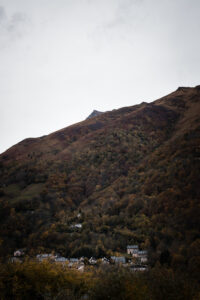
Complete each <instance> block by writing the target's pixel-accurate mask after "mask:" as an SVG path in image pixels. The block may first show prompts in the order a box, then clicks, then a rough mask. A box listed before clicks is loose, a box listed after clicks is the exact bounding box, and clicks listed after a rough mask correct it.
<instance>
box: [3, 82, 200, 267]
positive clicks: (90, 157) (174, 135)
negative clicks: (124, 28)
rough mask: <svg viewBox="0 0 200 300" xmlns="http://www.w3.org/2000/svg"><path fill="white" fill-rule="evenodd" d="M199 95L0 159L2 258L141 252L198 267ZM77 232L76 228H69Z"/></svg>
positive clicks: (43, 140)
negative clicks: (17, 253) (22, 252)
mask: <svg viewBox="0 0 200 300" xmlns="http://www.w3.org/2000/svg"><path fill="white" fill-rule="evenodd" d="M199 116H200V86H197V87H195V88H187V87H180V88H178V89H177V90H176V91H175V92H173V93H171V94H169V95H167V96H165V97H163V98H161V99H158V100H157V101H154V102H152V103H145V102H143V103H141V104H139V105H135V106H131V107H124V108H121V109H118V110H114V111H111V112H105V113H103V114H100V115H98V116H95V117H93V118H89V119H87V120H85V121H83V122H80V123H77V124H74V125H72V126H69V127H67V128H64V129H61V130H59V131H56V132H54V133H52V134H50V135H47V136H43V137H40V138H29V139H26V140H23V141H22V142H20V143H18V144H17V145H15V146H13V147H11V148H10V149H9V150H7V151H6V152H4V153H3V154H2V155H0V176H1V188H0V197H1V198H0V240H1V243H0V244H1V246H0V254H1V256H3V255H7V254H11V253H12V252H13V251H14V250H15V249H17V248H26V249H27V251H28V253H38V252H39V251H52V250H55V251H58V252H60V253H61V254H62V255H65V256H71V257H72V256H74V257H76V256H77V257H78V256H82V255H83V256H88V257H89V256H91V255H93V256H96V257H98V256H102V255H111V254H112V253H116V252H118V253H119V252H121V253H122V252H125V250H126V245H127V244H133V243H134V244H139V245H140V247H141V248H142V249H148V253H149V258H150V264H152V265H154V264H155V263H156V262H159V263H161V264H168V265H170V266H172V267H174V268H188V269H189V270H190V271H191V272H195V270H197V269H198V267H200V253H199V249H200V239H199V229H200V219H199V215H200V203H199V195H200V185H199V170H200V168H199V164H200V146H199V145H200V118H199ZM76 224H81V226H79V227H78V226H75V225H76Z"/></svg>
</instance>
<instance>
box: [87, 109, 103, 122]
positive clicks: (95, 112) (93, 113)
mask: <svg viewBox="0 0 200 300" xmlns="http://www.w3.org/2000/svg"><path fill="white" fill-rule="evenodd" d="M101 114H103V112H101V111H98V110H93V112H92V113H91V114H90V115H89V116H88V117H87V119H91V118H94V117H97V116H99V115H101ZM87 119H86V120H87Z"/></svg>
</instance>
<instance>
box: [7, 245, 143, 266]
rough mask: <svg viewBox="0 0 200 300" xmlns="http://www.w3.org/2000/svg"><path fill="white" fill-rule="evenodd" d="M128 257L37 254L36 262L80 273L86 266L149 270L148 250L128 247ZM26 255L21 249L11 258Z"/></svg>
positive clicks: (15, 259)
mask: <svg viewBox="0 0 200 300" xmlns="http://www.w3.org/2000/svg"><path fill="white" fill-rule="evenodd" d="M127 254H128V255H126V256H111V257H110V258H106V257H102V258H99V259H96V258H94V257H91V258H90V259H88V258H85V257H81V258H66V257H62V256H60V255H59V254H51V253H50V254H48V253H43V254H37V255H36V260H37V261H39V262H43V261H46V260H48V261H50V262H53V263H58V264H62V265H63V266H67V267H68V268H73V269H77V270H79V271H84V268H85V266H86V265H90V266H95V265H109V264H116V265H122V266H124V267H129V268H130V269H132V270H134V271H145V270H147V262H148V256H147V254H148V253H147V251H146V250H142V251H141V250H139V247H138V245H128V246H127ZM24 255H25V251H24V249H19V250H16V251H15V252H14V257H12V258H11V261H12V262H16V261H19V262H20V261H22V260H23V256H24Z"/></svg>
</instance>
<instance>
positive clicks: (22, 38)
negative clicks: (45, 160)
mask: <svg viewBox="0 0 200 300" xmlns="http://www.w3.org/2000/svg"><path fill="white" fill-rule="evenodd" d="M0 6H1V7H0V65H1V68H0V95H1V98H0V99H1V100H0V135H1V141H2V143H1V146H0V152H2V151H4V150H5V149H6V148H8V147H9V146H11V145H13V144H14V143H17V142H19V141H20V140H22V139H23V138H26V137H30V136H40V135H43V134H48V133H50V132H51V131H54V130H57V129H60V128H63V127H65V126H68V125H70V124H72V123H75V122H78V121H80V120H82V119H84V118H86V117H87V115H89V114H90V112H91V111H92V110H93V109H98V110H101V111H106V110H111V109H114V108H118V107H122V106H128V105H134V104H136V103H140V102H142V101H152V100H155V99H156V98H158V97H160V96H163V95H165V94H167V93H169V92H171V91H173V90H174V89H176V88H177V87H178V86H180V85H181V86H183V85H185V86H194V85H197V84H199V69H200V38H199V34H198V30H199V27H200V18H199V12H200V2H199V1H198V0H193V1H190V0H168V1H166V0H162V1H159V0H57V1H54V0H34V1H31V0H18V1H15V0H9V1H7V0H2V1H1V3H0Z"/></svg>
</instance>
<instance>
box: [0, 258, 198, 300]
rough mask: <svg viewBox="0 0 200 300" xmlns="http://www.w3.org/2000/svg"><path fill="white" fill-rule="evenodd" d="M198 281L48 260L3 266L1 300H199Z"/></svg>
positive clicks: (155, 271) (0, 269)
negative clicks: (81, 270)
mask: <svg viewBox="0 0 200 300" xmlns="http://www.w3.org/2000/svg"><path fill="white" fill-rule="evenodd" d="M199 297H200V288H199V284H198V281H197V280H195V279H194V278H193V279H192V278H191V277H189V276H187V275H186V274H184V275H183V274H181V273H175V272H173V271H172V270H171V269H166V268H160V267H156V268H154V269H152V270H150V271H148V272H144V273H134V272H131V271H129V270H127V269H125V268H120V267H118V268H117V267H111V266H107V267H104V268H101V269H94V270H88V271H87V272H84V273H81V274H80V273H79V272H78V271H71V270H69V269H66V268H63V267H62V266H60V265H55V264H50V263H49V262H43V263H36V262H29V261H26V262H24V263H22V264H20V263H12V264H11V263H8V264H1V265H0V299H1V300H10V299H13V300H50V299H54V300H67V299H70V300H79V299H80V300H81V299H88V300H103V299H105V300H106V299H110V300H118V299H119V300H133V299H137V300H160V299H163V300H198V299H199Z"/></svg>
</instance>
